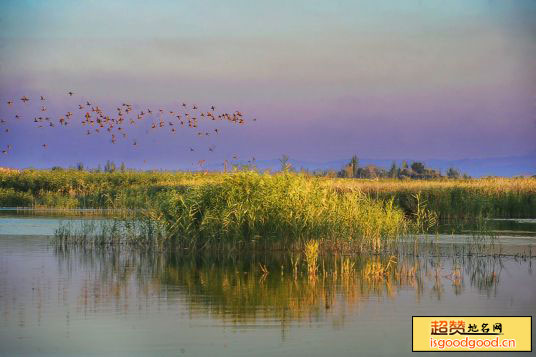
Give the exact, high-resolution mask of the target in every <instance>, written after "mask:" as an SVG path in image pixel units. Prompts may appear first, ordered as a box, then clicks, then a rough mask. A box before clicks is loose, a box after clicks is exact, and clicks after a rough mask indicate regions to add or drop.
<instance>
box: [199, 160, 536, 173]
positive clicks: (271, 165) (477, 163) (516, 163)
mask: <svg viewBox="0 0 536 357" xmlns="http://www.w3.org/2000/svg"><path fill="white" fill-rule="evenodd" d="M349 161H350V158H348V159H343V160H335V161H326V162H311V161H302V160H293V159H290V160H289V162H290V163H291V164H292V167H294V168H295V169H297V170H299V169H302V168H304V169H307V170H340V169H341V168H342V167H343V166H344V165H346V164H347V163H348V162H349ZM393 161H395V162H396V163H397V165H398V166H400V165H401V164H402V162H403V161H404V160H401V159H396V160H385V159H361V158H360V159H359V166H361V167H363V166H367V165H376V166H379V167H383V168H386V169H389V167H390V166H391V164H392V163H393ZM406 161H407V162H408V164H410V163H411V162H413V161H421V162H424V163H425V165H426V167H429V168H432V169H438V170H441V173H442V174H445V172H446V171H447V169H449V168H450V167H454V168H456V169H458V170H459V171H460V172H462V173H467V174H468V175H470V176H472V177H482V176H508V177H510V176H527V175H530V176H532V175H536V154H534V155H525V156H510V157H490V158H483V159H460V160H440V159H429V160H411V159H407V160H406ZM241 164H246V163H245V162H243V163H241ZM255 164H256V166H257V167H258V168H259V169H262V170H266V169H271V170H279V169H280V167H281V164H280V162H279V159H270V160H259V161H256V162H255ZM206 168H207V169H209V170H222V169H223V164H212V165H207V166H206Z"/></svg>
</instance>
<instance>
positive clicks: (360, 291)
mask: <svg viewBox="0 0 536 357" xmlns="http://www.w3.org/2000/svg"><path fill="white" fill-rule="evenodd" d="M55 254H56V257H57V258H58V263H59V269H60V271H62V272H66V273H68V274H72V272H73V270H78V269H83V270H84V271H85V274H86V275H85V279H84V280H83V283H82V285H81V287H80V291H79V293H78V294H79V304H80V309H82V310H84V311H96V310H98V308H99V306H101V305H103V303H104V302H108V303H109V302H113V304H114V305H115V307H116V309H117V310H119V311H123V312H125V313H126V312H128V311H129V307H131V304H132V301H131V300H132V299H133V297H136V300H137V303H138V305H139V306H137V308H138V309H143V308H144V304H146V303H147V301H149V300H154V299H157V300H159V301H166V302H168V303H173V302H175V301H181V302H183V303H186V304H187V306H188V309H189V311H188V313H189V316H190V317H192V318H194V317H195V316H198V315H204V316H211V318H214V317H217V318H219V319H221V320H222V321H224V322H231V323H233V324H249V323H254V322H255V321H256V319H257V318H259V317H260V318H262V319H264V320H266V319H270V320H277V321H278V322H279V323H280V325H281V326H283V327H284V326H285V325H287V324H288V323H289V322H291V321H296V320H308V321H310V320H313V319H325V318H326V317H327V316H328V315H339V316H344V315H345V314H347V313H350V314H351V313H352V311H354V310H356V309H358V308H359V307H360V305H361V304H363V303H366V302H367V301H368V300H370V299H371V298H388V299H396V297H397V294H398V293H399V292H400V291H401V290H405V291H407V290H413V291H414V292H415V296H416V299H417V301H418V300H419V299H420V298H421V296H422V295H423V294H425V293H428V294H429V295H431V296H433V297H434V298H435V299H437V300H438V301H439V300H441V299H443V297H444V295H445V293H446V292H447V291H448V290H450V291H451V292H452V293H453V294H454V295H460V294H463V293H464V291H465V290H466V289H467V288H468V287H470V288H473V289H477V290H478V291H479V292H480V293H482V294H485V295H487V296H492V295H493V294H494V293H495V291H496V288H497V286H498V284H499V283H500V280H501V273H502V267H503V264H502V260H503V259H505V258H504V257H500V256H457V257H441V256H427V255H420V256H419V257H417V256H412V255H407V254H404V255H398V256H337V255H329V256H324V257H320V258H319V263H318V265H319V268H318V273H317V274H316V275H314V276H311V275H310V274H308V273H307V270H306V269H305V267H304V266H303V265H304V263H303V264H301V265H298V267H297V269H295V266H294V265H293V262H294V260H293V257H292V256H291V255H287V254H262V255H259V254H255V253H248V254H244V255H243V256H242V257H236V256H224V255H218V254H205V255H202V256H189V255H187V254H185V253H184V252H168V253H160V252H151V251H145V252H140V251H137V250H132V249H91V250H83V249H78V248H72V249H59V248H58V249H56V250H55ZM507 259H512V258H511V257H509V258H507ZM519 260H520V261H519V264H523V261H524V262H525V263H527V264H528V261H529V260H530V259H528V258H524V260H523V259H519ZM145 306H146V305H145ZM340 320H344V319H343V318H341V319H340Z"/></svg>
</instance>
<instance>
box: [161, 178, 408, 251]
mask: <svg viewBox="0 0 536 357" xmlns="http://www.w3.org/2000/svg"><path fill="white" fill-rule="evenodd" d="M156 202H157V203H158V205H157V207H156V208H155V209H154V212H156V213H158V216H157V217H154V219H155V220H158V221H159V222H161V223H162V224H163V226H164V230H165V231H166V232H167V233H168V234H169V239H172V240H174V241H175V242H184V241H186V243H187V244H191V245H195V246H197V247H200V246H201V247H203V246H207V245H210V246H217V245H219V244H221V243H229V242H231V243H235V244H240V243H244V242H245V243H254V244H257V245H260V246H265V245H267V244H268V245H272V244H273V243H275V244H282V246H288V245H292V244H294V243H300V242H304V241H305V240H309V239H311V238H315V239H321V240H322V241H324V242H330V243H332V244H334V245H336V244H337V243H339V242H341V243H344V242H351V243H352V244H354V245H361V246H366V247H368V248H371V249H374V250H378V249H380V248H381V246H382V242H384V241H388V240H390V239H394V238H396V237H398V236H400V235H403V234H405V233H406V232H407V231H408V229H409V225H410V224H409V221H408V220H407V218H406V217H405V215H404V213H403V212H402V210H400V209H398V208H397V207H395V206H394V205H393V202H392V200H391V201H383V200H377V199H375V200H373V199H370V198H369V197H367V196H366V195H363V194H360V193H357V192H337V191H335V190H334V189H332V188H330V187H325V186H323V185H322V184H321V183H320V182H319V180H318V179H315V178H309V177H305V176H300V175H291V174H279V175H270V174H259V173H256V172H241V173H236V174H232V175H228V177H227V178H226V179H225V180H223V181H222V182H221V183H217V184H214V183H210V184H203V185H200V186H197V187H192V188H189V189H187V190H186V191H184V192H180V191H168V192H165V193H162V194H160V195H159V196H158V198H157V200H156Z"/></svg>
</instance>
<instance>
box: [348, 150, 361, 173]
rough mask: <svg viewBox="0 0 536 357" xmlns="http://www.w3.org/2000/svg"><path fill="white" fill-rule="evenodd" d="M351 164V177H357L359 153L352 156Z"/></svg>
mask: <svg viewBox="0 0 536 357" xmlns="http://www.w3.org/2000/svg"><path fill="white" fill-rule="evenodd" d="M349 166H350V170H351V173H350V174H351V177H357V172H358V170H359V159H358V158H357V155H354V156H352V159H351V160H350V164H349Z"/></svg>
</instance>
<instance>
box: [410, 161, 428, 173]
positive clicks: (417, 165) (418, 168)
mask: <svg viewBox="0 0 536 357" xmlns="http://www.w3.org/2000/svg"><path fill="white" fill-rule="evenodd" d="M411 169H412V170H413V171H415V172H416V173H418V174H419V175H422V174H424V169H425V167H424V164H423V163H422V162H418V161H416V162H414V163H412V164H411Z"/></svg>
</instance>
